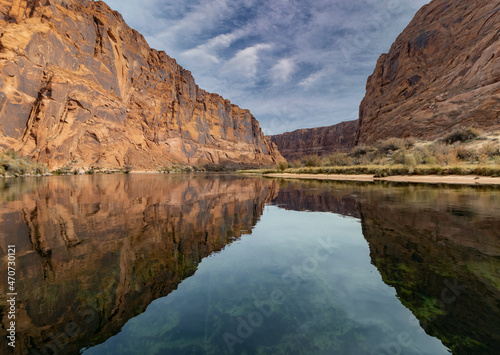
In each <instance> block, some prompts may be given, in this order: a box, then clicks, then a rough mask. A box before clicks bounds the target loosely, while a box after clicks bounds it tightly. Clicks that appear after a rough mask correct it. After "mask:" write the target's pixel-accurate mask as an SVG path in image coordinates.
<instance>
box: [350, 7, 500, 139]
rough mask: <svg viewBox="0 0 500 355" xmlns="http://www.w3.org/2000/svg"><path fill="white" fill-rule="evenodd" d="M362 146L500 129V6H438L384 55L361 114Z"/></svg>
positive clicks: (422, 15) (414, 22) (415, 22)
mask: <svg viewBox="0 0 500 355" xmlns="http://www.w3.org/2000/svg"><path fill="white" fill-rule="evenodd" d="M359 120H360V130H359V132H358V136H357V142H358V143H368V144H370V143H373V142H375V141H377V140H379V139H384V138H387V137H389V136H392V137H416V138H422V139H427V140H429V139H434V138H437V137H441V136H444V135H445V134H446V133H448V132H449V131H450V130H452V129H454V128H455V127H457V126H464V127H477V128H479V129H483V130H493V129H500V1H498V0H495V1H483V0H480V1H469V0H453V1H451V0H434V1H432V2H431V3H430V4H429V5H426V6H424V7H423V8H422V9H420V10H419V12H418V13H417V14H416V15H415V17H414V19H413V20H412V21H411V23H410V24H409V25H408V27H407V28H406V29H405V30H404V31H403V33H402V34H401V35H400V36H399V37H398V38H397V39H396V41H395V42H394V44H393V45H392V47H391V48H390V50H389V52H388V53H387V54H382V55H381V56H380V58H379V60H378V62H377V65H376V68H375V71H374V72H373V75H371V76H370V77H369V78H368V81H367V84H366V96H365V97H364V99H363V101H362V103H361V105H360V109H359Z"/></svg>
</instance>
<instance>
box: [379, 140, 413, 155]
mask: <svg viewBox="0 0 500 355" xmlns="http://www.w3.org/2000/svg"><path fill="white" fill-rule="evenodd" d="M406 144H407V142H406V140H405V139H402V138H387V139H384V140H380V141H378V142H377V143H375V145H376V147H377V149H378V151H379V152H380V153H382V154H387V153H390V152H395V151H397V150H400V149H404V148H406Z"/></svg>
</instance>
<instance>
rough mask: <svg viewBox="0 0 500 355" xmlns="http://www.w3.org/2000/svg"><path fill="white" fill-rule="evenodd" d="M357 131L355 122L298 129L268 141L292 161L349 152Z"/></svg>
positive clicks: (275, 136)
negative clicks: (306, 157) (337, 152)
mask: <svg viewBox="0 0 500 355" xmlns="http://www.w3.org/2000/svg"><path fill="white" fill-rule="evenodd" d="M357 130H358V121H357V120H356V121H347V122H342V123H339V124H336V125H333V126H329V127H318V128H308V129H298V130H295V131H293V132H287V133H283V134H277V135H273V136H270V139H271V142H273V143H275V144H276V146H277V147H278V149H279V151H280V153H281V154H282V155H283V156H284V157H285V158H286V159H287V160H294V159H300V158H302V157H304V156H307V155H328V154H331V153H333V152H336V151H340V152H345V151H349V150H350V149H351V148H352V147H354V142H355V139H356V134H357Z"/></svg>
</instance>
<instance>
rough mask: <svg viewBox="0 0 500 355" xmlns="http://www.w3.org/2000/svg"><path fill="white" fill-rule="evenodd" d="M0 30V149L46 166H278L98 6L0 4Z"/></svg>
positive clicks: (184, 74) (243, 123)
mask: <svg viewBox="0 0 500 355" xmlns="http://www.w3.org/2000/svg"><path fill="white" fill-rule="evenodd" d="M0 28H1V30H0V149H15V150H18V151H20V152H21V153H22V154H24V155H28V156H30V157H32V158H33V159H36V160H38V161H42V162H45V163H47V164H48V165H49V166H50V167H51V168H55V167H60V166H63V165H66V164H68V163H72V164H74V166H75V167H78V166H81V167H89V166H96V167H113V168H116V167H123V166H126V165H128V166H133V167H135V168H156V167H158V166H161V165H166V164H167V163H168V162H172V163H174V162H175V163H179V162H181V163H188V164H193V165H201V164H224V163H239V164H255V165H261V164H274V163H276V162H279V161H280V160H282V159H283V158H282V157H281V156H280V154H279V152H278V151H277V149H276V147H275V146H274V145H273V144H272V143H270V142H268V141H267V140H266V139H265V137H264V135H263V133H262V131H261V129H260V127H259V124H258V122H257V120H256V119H255V118H254V117H253V116H252V115H251V113H250V112H249V111H248V110H244V109H241V108H239V107H238V106H235V105H232V104H231V103H230V102H229V101H228V100H224V99H223V98H222V97H220V96H219V95H217V94H211V93H208V92H206V91H204V90H201V89H200V88H198V86H197V85H196V84H195V81H194V79H193V77H192V76H191V73H190V72H189V71H187V70H184V69H183V68H182V67H180V66H179V65H178V64H177V63H176V61H175V60H174V59H172V58H170V57H169V56H168V55H167V54H165V53H164V52H162V51H156V50H154V49H151V48H150V47H149V46H148V44H147V42H146V40H145V39H144V38H143V36H141V35H140V34H139V33H137V32H136V31H134V30H132V29H130V28H129V27H128V26H127V24H126V23H125V22H124V20H123V18H122V17H121V15H120V14H119V13H117V12H115V11H112V10H111V9H110V8H109V7H108V6H107V5H106V4H105V3H103V2H100V1H98V2H93V1H92V2H91V1H88V0H10V1H9V0H0Z"/></svg>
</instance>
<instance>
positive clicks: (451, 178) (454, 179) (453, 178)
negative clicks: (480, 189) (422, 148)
mask: <svg viewBox="0 0 500 355" xmlns="http://www.w3.org/2000/svg"><path fill="white" fill-rule="evenodd" d="M263 176H267V177H275V178H286V179H308V180H335V181H362V182H373V181H393V182H409V183H422V184H454V185H500V178H498V177H486V176H474V175H464V176H461V175H448V176H442V175H412V176H408V175H398V176H388V177H384V178H375V177H374V176H373V175H340V174H289V173H283V174H278V173H276V174H265V175H263Z"/></svg>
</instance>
